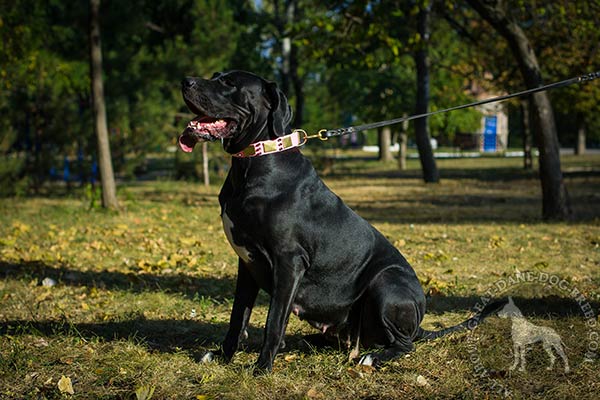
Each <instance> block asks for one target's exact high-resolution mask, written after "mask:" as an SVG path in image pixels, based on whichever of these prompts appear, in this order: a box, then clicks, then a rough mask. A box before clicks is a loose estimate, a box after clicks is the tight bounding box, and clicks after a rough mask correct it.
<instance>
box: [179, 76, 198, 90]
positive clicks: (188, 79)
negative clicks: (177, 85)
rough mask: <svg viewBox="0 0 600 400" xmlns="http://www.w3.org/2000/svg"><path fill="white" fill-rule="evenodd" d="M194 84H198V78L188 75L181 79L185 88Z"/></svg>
mask: <svg viewBox="0 0 600 400" xmlns="http://www.w3.org/2000/svg"><path fill="white" fill-rule="evenodd" d="M194 85H196V80H195V79H194V78H191V77H189V76H188V77H186V78H185V79H184V80H182V81H181V86H183V87H184V88H191V87H193V86H194Z"/></svg>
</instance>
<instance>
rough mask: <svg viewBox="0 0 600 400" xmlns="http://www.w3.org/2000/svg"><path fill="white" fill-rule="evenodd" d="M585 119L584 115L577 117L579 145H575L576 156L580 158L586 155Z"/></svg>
mask: <svg viewBox="0 0 600 400" xmlns="http://www.w3.org/2000/svg"><path fill="white" fill-rule="evenodd" d="M585 137H586V132H585V119H584V117H583V115H581V114H579V115H577V143H576V144H575V154H577V155H578V156H580V155H582V154H585Z"/></svg>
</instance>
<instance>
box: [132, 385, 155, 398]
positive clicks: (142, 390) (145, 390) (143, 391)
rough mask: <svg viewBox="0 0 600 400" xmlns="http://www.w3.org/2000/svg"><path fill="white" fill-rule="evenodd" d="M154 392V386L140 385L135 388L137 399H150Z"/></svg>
mask: <svg viewBox="0 0 600 400" xmlns="http://www.w3.org/2000/svg"><path fill="white" fill-rule="evenodd" d="M153 394H154V386H148V385H144V386H140V387H139V388H137V389H136V390H135V397H136V399H137V400H149V399H150V398H151V397H152V395H153Z"/></svg>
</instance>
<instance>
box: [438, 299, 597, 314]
mask: <svg viewBox="0 0 600 400" xmlns="http://www.w3.org/2000/svg"><path fill="white" fill-rule="evenodd" d="M482 296H483V293H482ZM512 298H513V300H514V302H515V303H516V304H518V305H519V309H520V310H521V312H523V315H525V316H537V317H544V318H564V317H578V316H579V317H582V318H583V317H584V315H583V311H582V305H583V304H585V303H582V304H581V305H580V304H578V303H577V301H575V299H573V298H570V297H562V296H557V295H550V296H544V297H524V296H519V295H516V296H512ZM481 302H482V299H481V297H480V296H432V297H429V298H428V299H427V313H428V314H434V315H441V314H444V313H447V312H462V311H473V310H474V307H475V306H476V305H477V304H478V303H480V304H481ZM586 302H589V305H590V306H591V307H592V309H594V310H598V309H599V308H600V302H597V301H587V300H586Z"/></svg>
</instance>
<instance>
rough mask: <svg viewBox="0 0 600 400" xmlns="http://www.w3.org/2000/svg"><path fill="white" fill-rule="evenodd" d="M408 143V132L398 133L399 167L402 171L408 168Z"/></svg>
mask: <svg viewBox="0 0 600 400" xmlns="http://www.w3.org/2000/svg"><path fill="white" fill-rule="evenodd" d="M407 143H408V135H407V134H406V132H401V133H400V134H399V135H398V145H399V146H398V147H399V149H398V168H400V170H401V171H404V170H406V145H407Z"/></svg>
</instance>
